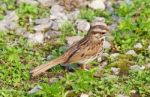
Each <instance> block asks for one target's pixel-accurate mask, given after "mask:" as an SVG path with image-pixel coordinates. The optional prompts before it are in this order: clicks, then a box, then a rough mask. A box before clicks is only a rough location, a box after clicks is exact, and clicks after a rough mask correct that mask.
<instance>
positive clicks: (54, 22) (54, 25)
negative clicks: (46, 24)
mask: <svg viewBox="0 0 150 97" xmlns="http://www.w3.org/2000/svg"><path fill="white" fill-rule="evenodd" d="M51 29H52V30H55V31H56V30H59V23H58V22H56V21H53V22H52V25H51Z"/></svg>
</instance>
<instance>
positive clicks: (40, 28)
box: [33, 22, 52, 32]
mask: <svg viewBox="0 0 150 97" xmlns="http://www.w3.org/2000/svg"><path fill="white" fill-rule="evenodd" d="M51 25H52V22H49V23H47V24H40V25H36V26H34V27H33V29H34V30H35V31H36V32H42V31H45V30H48V29H50V27H51Z"/></svg>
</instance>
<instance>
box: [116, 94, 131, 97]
mask: <svg viewBox="0 0 150 97" xmlns="http://www.w3.org/2000/svg"><path fill="white" fill-rule="evenodd" d="M116 97H129V96H126V95H123V94H119V95H117V96H116Z"/></svg>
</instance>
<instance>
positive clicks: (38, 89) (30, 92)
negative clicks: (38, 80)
mask: <svg viewBox="0 0 150 97" xmlns="http://www.w3.org/2000/svg"><path fill="white" fill-rule="evenodd" d="M41 89H42V87H41V86H38V85H37V86H35V87H34V88H33V89H31V90H30V91H28V94H33V93H36V92H38V91H40V90H41Z"/></svg>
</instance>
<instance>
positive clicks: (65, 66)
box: [61, 64, 74, 72]
mask: <svg viewBox="0 0 150 97" xmlns="http://www.w3.org/2000/svg"><path fill="white" fill-rule="evenodd" d="M61 66H62V67H63V68H64V69H65V70H66V71H70V72H73V71H74V69H73V68H72V66H71V65H70V64H62V65H61Z"/></svg>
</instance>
